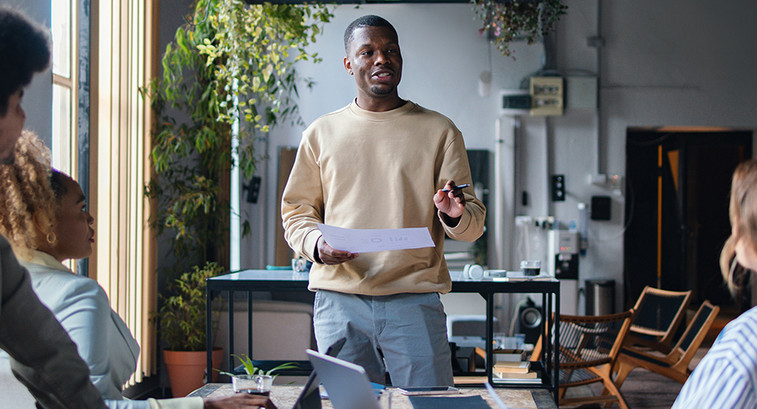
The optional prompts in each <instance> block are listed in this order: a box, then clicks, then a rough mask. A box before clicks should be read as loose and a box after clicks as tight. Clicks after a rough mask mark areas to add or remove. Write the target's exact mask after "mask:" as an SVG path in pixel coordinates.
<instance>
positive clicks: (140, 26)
mask: <svg viewBox="0 0 757 409" xmlns="http://www.w3.org/2000/svg"><path fill="white" fill-rule="evenodd" d="M90 6H91V9H90ZM156 8H157V2H156V1H154V0H104V1H96V2H90V1H89V0H52V1H51V19H50V23H51V31H52V40H53V55H52V60H53V61H52V62H53V64H52V65H53V68H52V69H53V86H52V135H51V136H52V138H51V139H52V146H51V153H52V162H53V167H55V168H56V169H59V170H60V171H62V172H65V173H67V174H69V175H71V176H72V177H73V178H74V179H76V180H77V181H79V183H80V184H81V185H82V189H83V190H84V192H85V194H86V195H87V196H88V199H89V205H90V212H91V213H92V215H93V216H94V218H95V231H96V233H95V240H96V242H95V250H94V254H93V255H92V256H91V257H89V259H88V263H80V264H79V265H74V264H75V263H71V264H70V265H69V267H71V268H72V269H74V270H75V271H77V272H80V273H85V274H88V275H89V277H91V278H93V279H95V280H97V281H98V283H99V284H100V285H101V286H102V287H103V288H104V289H105V291H106V293H107V294H108V298H109V299H110V303H111V307H112V308H113V310H114V311H116V312H117V313H118V314H119V315H120V316H121V318H122V319H123V320H124V322H126V324H127V325H128V326H129V329H130V330H131V332H132V334H133V335H134V337H135V338H136V339H137V342H139V344H140V345H141V347H142V348H141V352H140V359H139V362H138V364H137V365H138V367H137V372H136V373H135V376H134V377H132V379H131V380H130V381H129V383H130V384H131V383H134V382H139V381H141V380H142V377H143V376H145V375H151V374H154V373H155V371H156V360H155V356H156V348H155V330H154V325H152V323H151V321H150V313H151V312H152V311H155V304H156V298H157V297H156V291H155V288H156V278H155V277H156V271H155V259H156V257H155V244H154V240H153V237H152V236H153V235H152V232H151V230H150V229H149V226H148V219H149V214H150V204H149V202H148V201H147V200H146V198H145V196H144V193H143V192H144V186H145V183H146V181H147V179H148V178H149V175H150V163H149V156H148V152H149V149H150V143H149V142H150V109H149V104H148V101H146V100H145V98H143V96H142V95H141V94H140V88H141V87H143V86H145V85H146V83H147V81H148V80H149V78H151V77H152V75H153V74H152V73H153V72H154V65H155V64H154V63H153V61H154V55H155V54H156V49H155V47H153V46H152V43H153V39H154V38H155V36H154V35H153V30H154V26H153V24H152V21H153V19H154V16H156V15H157V13H156ZM90 39H91V40H90ZM90 41H91V43H90ZM90 67H91V69H90ZM80 107H82V108H81V109H80Z"/></svg>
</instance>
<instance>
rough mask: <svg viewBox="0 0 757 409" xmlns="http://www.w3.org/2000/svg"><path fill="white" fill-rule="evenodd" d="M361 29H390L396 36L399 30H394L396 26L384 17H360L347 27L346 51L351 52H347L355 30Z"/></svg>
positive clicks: (370, 15) (345, 34)
mask: <svg viewBox="0 0 757 409" xmlns="http://www.w3.org/2000/svg"><path fill="white" fill-rule="evenodd" d="M360 27H389V28H391V29H392V31H394V35H395V36H396V35H397V30H395V29H394V26H393V25H392V23H390V22H388V21H386V19H384V18H383V17H379V16H374V15H372V14H369V15H367V16H363V17H359V18H357V19H356V20H355V21H353V22H352V23H350V25H348V26H347V28H346V29H345V30H344V51H345V52H349V51H348V50H347V47H348V46H349V44H350V41H352V36H353V34H354V33H355V30H357V29H358V28H360Z"/></svg>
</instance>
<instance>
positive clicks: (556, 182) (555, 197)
mask: <svg viewBox="0 0 757 409" xmlns="http://www.w3.org/2000/svg"><path fill="white" fill-rule="evenodd" d="M552 201H553V202H564V201H565V175H552Z"/></svg>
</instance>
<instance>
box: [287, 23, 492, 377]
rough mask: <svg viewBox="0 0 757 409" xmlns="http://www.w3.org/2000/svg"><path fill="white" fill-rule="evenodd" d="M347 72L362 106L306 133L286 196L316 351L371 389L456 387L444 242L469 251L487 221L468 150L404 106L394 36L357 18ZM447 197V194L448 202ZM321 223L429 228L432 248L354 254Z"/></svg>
mask: <svg viewBox="0 0 757 409" xmlns="http://www.w3.org/2000/svg"><path fill="white" fill-rule="evenodd" d="M344 47H345V52H346V55H347V56H346V57H345V58H344V68H345V69H346V70H347V72H348V73H349V74H350V75H352V76H354V77H355V84H356V88H357V97H356V98H355V100H354V101H353V102H352V103H351V104H350V105H348V106H347V107H345V108H342V109H340V110H338V111H336V112H332V113H330V114H327V115H324V116H322V117H321V118H319V119H317V120H316V121H314V122H313V123H312V124H311V125H310V126H309V127H308V128H307V129H306V130H305V132H304V133H303V136H302V141H301V143H300V146H299V149H298V151H297V157H296V159H295V163H294V167H293V169H292V172H291V174H290V176H289V181H288V182H287V186H286V188H285V190H284V194H283V197H282V218H283V225H284V230H285V236H286V239H287V241H288V243H289V245H290V246H291V247H292V248H293V249H294V250H295V251H296V252H297V253H298V254H301V255H303V256H304V257H306V258H308V259H310V260H311V261H313V262H314V263H315V264H314V265H313V268H312V269H311V272H310V284H309V288H310V289H311V290H312V291H316V297H315V305H314V318H313V321H314V326H315V335H316V340H317V342H318V345H319V349H325V348H326V347H328V346H329V345H330V344H331V343H333V342H335V341H336V340H337V339H339V338H341V337H347V343H346V344H345V346H344V347H343V348H342V351H341V352H340V354H339V356H340V357H341V358H343V359H346V360H349V361H352V362H355V363H357V364H359V365H362V366H363V367H364V368H365V369H366V371H367V372H368V375H369V377H370V379H371V381H373V382H377V383H384V380H385V377H384V374H385V372H386V371H388V372H389V374H390V378H391V381H392V384H393V385H395V386H428V385H452V383H453V380H452V368H451V357H450V350H449V344H448V341H447V333H446V322H445V320H446V316H445V314H444V309H443V306H442V303H441V301H440V299H439V293H446V292H448V291H449V290H450V289H451V285H452V283H451V280H450V277H449V272H448V271H447V265H446V263H445V261H444V255H443V245H444V236H445V234H446V235H448V236H450V237H451V238H454V239H457V240H465V241H474V240H476V239H477V238H478V237H480V236H481V234H482V233H483V228H484V218H485V215H486V210H485V208H484V206H483V204H482V203H481V202H480V201H479V200H478V199H476V197H475V196H474V195H473V188H472V186H469V187H466V188H464V189H452V187H454V186H455V182H458V183H461V184H470V183H471V176H470V168H469V166H468V159H467V154H466V151H465V144H464V142H463V137H462V134H461V133H460V131H459V130H458V129H457V128H456V127H455V125H454V124H453V123H452V122H451V121H450V120H449V119H447V118H446V117H444V116H442V115H440V114H439V113H436V112H433V111H430V110H427V109H425V108H423V107H421V106H419V105H417V104H415V103H413V102H411V101H407V100H403V99H401V98H400V97H399V94H398V91H397V86H398V84H399V82H400V78H401V76H402V55H401V53H400V46H399V40H398V36H397V32H396V31H395V29H394V27H393V26H392V25H391V24H390V23H389V22H388V21H386V20H385V19H383V18H381V17H377V16H363V17H361V18H358V19H357V20H355V21H353V22H352V23H351V24H350V25H349V26H348V27H347V29H346V30H345V34H344ZM442 188H445V190H448V191H443V190H442ZM317 223H325V224H329V225H335V226H338V227H345V228H359V229H374V228H375V229H391V228H405V227H427V228H428V229H429V231H430V233H431V237H432V238H433V240H434V242H435V243H436V247H432V248H423V249H413V250H400V251H382V252H373V253H366V254H361V255H358V254H354V253H350V252H347V251H342V250H340V249H335V248H333V247H331V246H329V244H328V243H327V242H326V241H325V240H324V238H323V236H322V235H321V233H320V232H319V230H318V226H317Z"/></svg>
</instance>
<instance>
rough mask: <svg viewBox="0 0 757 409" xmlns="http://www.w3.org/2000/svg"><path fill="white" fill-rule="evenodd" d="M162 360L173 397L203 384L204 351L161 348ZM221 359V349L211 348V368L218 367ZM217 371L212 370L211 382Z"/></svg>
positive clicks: (216, 375) (187, 392)
mask: <svg viewBox="0 0 757 409" xmlns="http://www.w3.org/2000/svg"><path fill="white" fill-rule="evenodd" d="M163 360H164V361H165V363H166V369H167V370H168V382H169V383H170V384H171V394H172V395H173V396H174V397H184V396H187V395H189V394H190V393H191V392H192V391H194V390H195V389H197V388H200V387H202V385H204V384H205V370H206V369H207V365H208V362H207V354H206V352H205V351H169V350H165V349H164V350H163ZM222 360H223V349H221V348H213V368H215V369H218V368H220V366H221V361H222ZM217 378H218V371H215V370H214V371H213V382H215V381H216V379H217Z"/></svg>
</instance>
